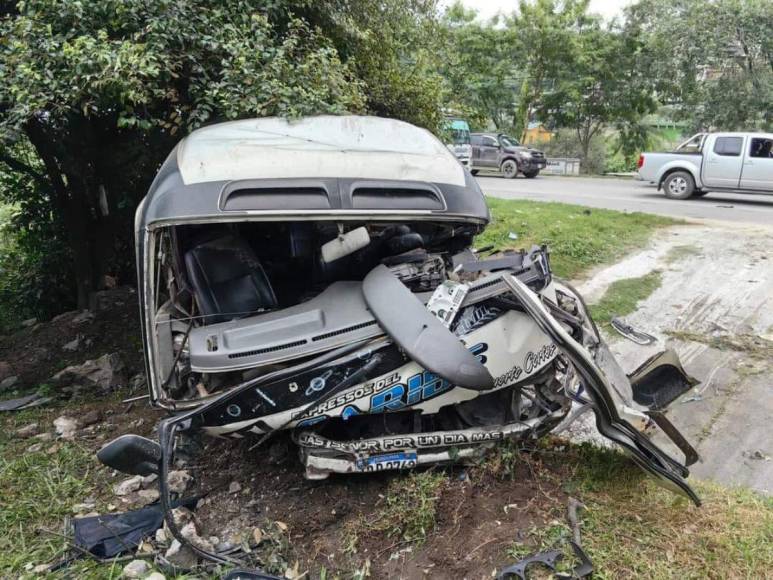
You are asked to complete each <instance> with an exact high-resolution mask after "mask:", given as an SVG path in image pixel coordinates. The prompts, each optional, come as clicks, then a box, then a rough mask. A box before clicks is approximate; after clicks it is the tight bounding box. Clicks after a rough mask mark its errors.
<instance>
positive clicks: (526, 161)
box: [471, 133, 547, 179]
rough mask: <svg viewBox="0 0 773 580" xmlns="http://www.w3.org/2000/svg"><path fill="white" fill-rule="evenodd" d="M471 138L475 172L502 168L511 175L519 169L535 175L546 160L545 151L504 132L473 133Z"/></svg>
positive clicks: (503, 173) (507, 176) (473, 171)
mask: <svg viewBox="0 0 773 580" xmlns="http://www.w3.org/2000/svg"><path fill="white" fill-rule="evenodd" d="M471 140H472V174H473V175H476V174H477V173H478V171H480V170H481V169H487V170H494V171H500V172H501V173H502V175H504V176H505V177H506V178H508V179H513V178H514V177H516V176H517V175H518V174H519V173H522V174H523V175H524V176H525V177H529V178H532V177H537V175H539V172H540V170H541V169H544V168H545V165H546V164H547V162H546V160H545V154H544V153H543V152H542V151H538V150H537V149H531V148H530V147H527V146H525V145H521V144H520V143H519V142H518V141H517V140H516V139H513V138H512V137H509V136H508V135H504V134H502V133H499V134H497V133H473V134H472V135H471Z"/></svg>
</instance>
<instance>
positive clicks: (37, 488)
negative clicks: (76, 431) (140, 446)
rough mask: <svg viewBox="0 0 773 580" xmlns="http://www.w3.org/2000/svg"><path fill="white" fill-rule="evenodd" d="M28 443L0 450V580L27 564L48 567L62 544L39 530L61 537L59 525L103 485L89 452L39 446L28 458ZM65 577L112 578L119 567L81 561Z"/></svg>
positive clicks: (62, 446) (6, 443)
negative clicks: (72, 575)
mask: <svg viewBox="0 0 773 580" xmlns="http://www.w3.org/2000/svg"><path fill="white" fill-rule="evenodd" d="M33 442H34V440H25V441H22V442H9V441H4V442H3V443H2V444H0V576H2V577H3V578H7V577H10V576H17V575H19V574H21V573H22V572H23V571H24V569H25V566H26V565H28V564H33V565H38V564H46V563H51V562H52V561H54V559H55V558H56V557H57V556H59V555H61V554H62V553H63V550H62V548H63V543H62V540H61V539H60V538H58V537H56V536H54V535H49V534H46V533H44V532H41V531H40V529H41V528H42V529H47V530H51V531H54V532H57V533H62V521H63V519H64V517H65V516H66V515H71V514H72V506H73V505H74V504H76V503H80V502H82V501H83V499H85V498H86V497H88V496H90V495H92V494H93V493H94V491H95V490H96V489H98V488H100V487H101V486H103V485H105V486H106V485H107V481H106V478H105V476H104V473H96V471H97V470H96V469H95V468H96V466H95V462H94V456H93V454H92V453H91V452H89V451H86V450H84V449H82V448H81V447H79V446H77V445H74V444H67V443H50V442H49V443H45V444H44V445H43V447H44V449H43V450H41V451H39V452H36V453H29V452H27V451H26V447H28V446H29V445H31V444H32V443H33ZM100 471H102V470H100ZM98 507H99V506H98ZM102 507H103V508H104V506H102ZM105 511H106V510H105ZM68 571H69V572H72V573H74V574H75V575H76V576H79V577H84V578H85V577H88V578H117V577H118V576H119V574H120V572H121V567H120V566H118V565H117V564H116V565H114V566H99V565H96V564H94V563H93V562H88V561H85V560H81V561H78V562H76V563H74V564H73V565H71V566H70V567H69V569H68Z"/></svg>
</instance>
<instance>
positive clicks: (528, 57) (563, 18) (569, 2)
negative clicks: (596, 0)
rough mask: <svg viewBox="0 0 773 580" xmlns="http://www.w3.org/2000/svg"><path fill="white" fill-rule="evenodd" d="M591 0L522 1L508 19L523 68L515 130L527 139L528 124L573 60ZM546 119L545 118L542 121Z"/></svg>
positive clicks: (542, 107)
mask: <svg viewBox="0 0 773 580" xmlns="http://www.w3.org/2000/svg"><path fill="white" fill-rule="evenodd" d="M588 2H589V0H563V1H559V0H536V1H534V2H531V1H529V0H520V2H519V4H518V10H517V12H515V13H514V14H513V15H512V16H511V17H509V18H508V19H507V28H508V31H509V33H510V35H511V36H512V37H513V38H514V45H515V47H516V48H515V54H514V55H513V56H514V57H515V58H517V59H518V61H519V63H520V67H521V69H522V71H523V72H522V76H521V77H520V79H519V80H520V89H519V94H518V99H517V101H518V107H517V113H516V114H517V118H516V121H515V122H514V123H513V127H514V130H515V131H516V132H519V133H521V135H522V139H523V138H525V131H526V129H527V128H528V125H529V121H531V120H532V118H533V117H534V115H535V113H538V112H539V111H540V110H544V106H543V104H542V102H543V97H544V96H545V94H546V92H551V91H553V90H554V89H553V85H554V82H555V78H556V76H557V75H558V74H559V71H560V70H562V69H564V70H565V65H566V62H567V59H569V60H571V59H572V57H573V55H574V53H575V51H576V49H577V46H576V44H575V36H576V34H577V31H578V29H580V28H581V27H582V26H583V25H584V23H585V22H586V21H587V20H588V16H587V11H588ZM542 120H545V119H542Z"/></svg>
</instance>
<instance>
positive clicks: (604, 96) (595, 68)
mask: <svg viewBox="0 0 773 580" xmlns="http://www.w3.org/2000/svg"><path fill="white" fill-rule="evenodd" d="M639 49H640V46H639V42H638V39H637V38H635V37H633V36H631V35H627V34H623V33H621V32H620V31H617V30H613V29H609V28H606V27H604V26H603V24H602V23H601V21H600V20H599V19H594V18H588V19H586V21H585V23H584V24H583V26H582V27H581V28H580V29H579V30H577V31H576V33H575V34H574V36H573V38H572V50H569V51H567V55H566V58H565V60H564V61H563V63H562V65H561V66H560V68H559V69H558V72H557V73H556V75H555V79H554V85H553V88H552V89H551V90H550V91H548V92H546V93H545V95H544V96H543V99H542V102H541V103H539V105H538V108H537V110H538V114H539V115H540V117H541V118H543V119H551V120H552V121H553V122H554V123H555V124H556V125H559V126H563V127H571V128H573V129H574V130H575V131H576V134H577V139H578V141H579V143H580V147H581V157H582V159H583V160H586V159H587V157H588V150H589V148H590V144H591V141H592V139H593V137H594V136H595V135H597V134H598V133H599V132H600V131H601V130H602V129H603V128H604V127H605V126H607V125H611V124H615V125H617V126H618V127H619V128H620V129H621V134H622V136H623V144H624V145H623V147H624V150H625V152H626V153H629V150H630V145H631V144H632V143H638V140H639V139H641V138H644V139H646V131H644V129H643V127H642V125H641V124H640V123H639V120H640V119H641V118H642V116H644V115H645V114H647V113H650V112H652V111H654V110H655V107H656V103H655V100H654V88H653V86H652V85H651V83H649V82H648V81H647V79H645V78H643V77H642V75H641V74H640V73H639V70H638V67H637V60H636V55H637V53H638V51H639ZM642 131H644V135H642Z"/></svg>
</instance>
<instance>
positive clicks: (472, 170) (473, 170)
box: [470, 169, 478, 175]
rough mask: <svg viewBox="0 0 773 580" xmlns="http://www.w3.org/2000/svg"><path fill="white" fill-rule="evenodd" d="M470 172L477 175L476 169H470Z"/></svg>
mask: <svg viewBox="0 0 773 580" xmlns="http://www.w3.org/2000/svg"><path fill="white" fill-rule="evenodd" d="M470 173H472V174H473V175H478V170H477V169H470Z"/></svg>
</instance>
